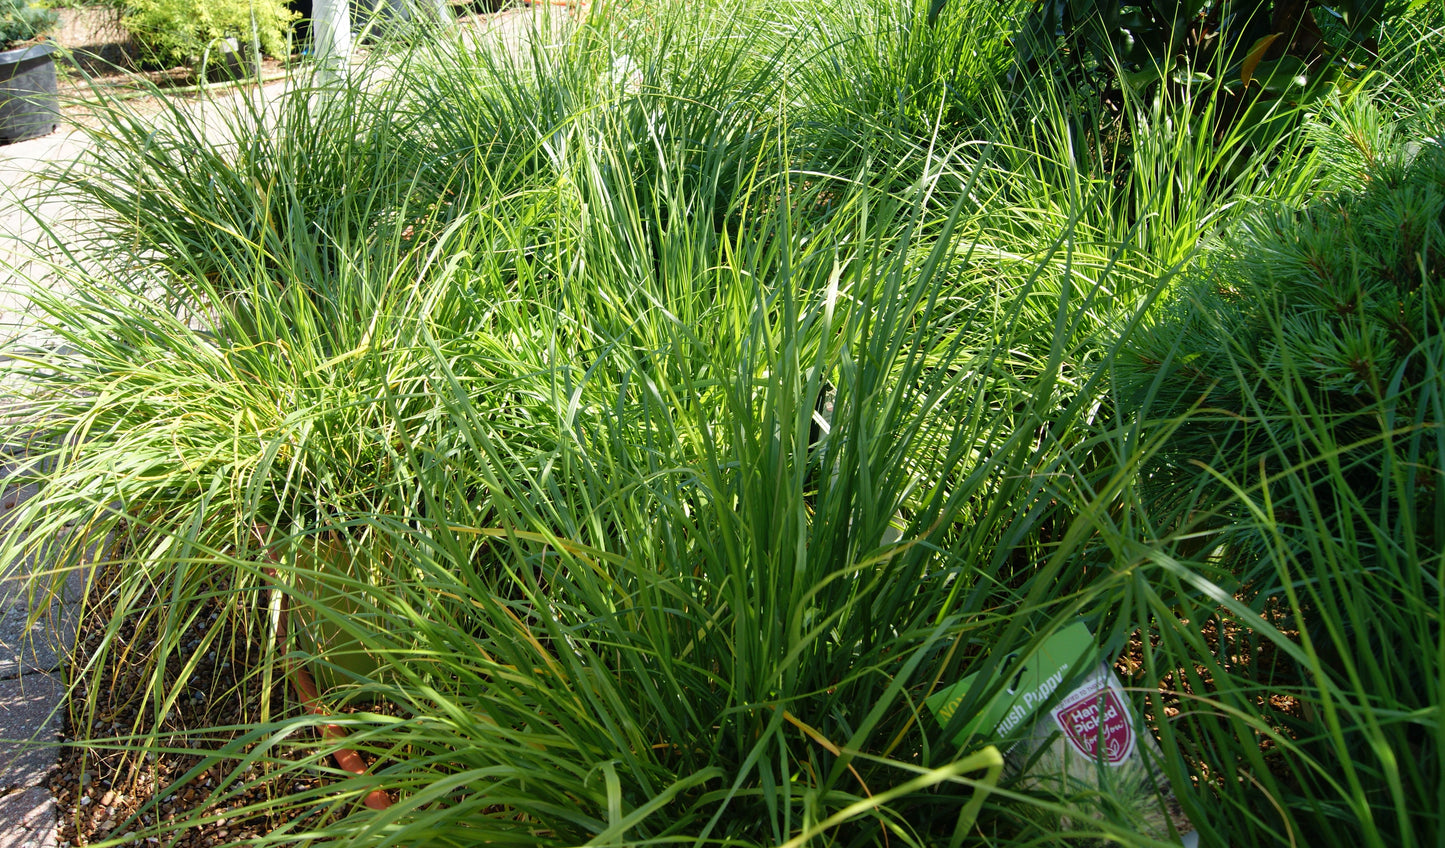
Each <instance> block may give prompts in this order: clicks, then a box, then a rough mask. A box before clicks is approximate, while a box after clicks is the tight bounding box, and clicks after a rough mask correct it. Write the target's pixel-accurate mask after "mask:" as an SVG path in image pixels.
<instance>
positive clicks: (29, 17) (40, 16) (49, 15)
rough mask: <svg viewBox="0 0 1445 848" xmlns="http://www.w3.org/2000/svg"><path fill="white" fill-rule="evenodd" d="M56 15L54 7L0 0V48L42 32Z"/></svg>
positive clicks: (52, 21)
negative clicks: (38, 7)
mask: <svg viewBox="0 0 1445 848" xmlns="http://www.w3.org/2000/svg"><path fill="white" fill-rule="evenodd" d="M56 17H57V15H56V12H55V10H54V9H37V8H35V7H33V6H30V5H29V4H27V3H26V2H25V0H0V49H3V48H7V47H9V46H10V45H12V44H16V43H18V42H21V41H29V40H30V39H32V38H35V37H36V36H38V35H42V34H44V33H45V31H46V30H48V29H50V28H51V27H53V26H55V21H56Z"/></svg>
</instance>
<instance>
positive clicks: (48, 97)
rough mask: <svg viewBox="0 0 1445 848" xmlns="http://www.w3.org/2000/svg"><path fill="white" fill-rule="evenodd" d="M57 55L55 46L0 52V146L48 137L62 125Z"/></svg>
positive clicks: (37, 46)
mask: <svg viewBox="0 0 1445 848" xmlns="http://www.w3.org/2000/svg"><path fill="white" fill-rule="evenodd" d="M54 52H55V45H54V44H28V45H26V46H24V47H16V48H14V49H11V50H6V51H3V52H0V144H10V143H11V142H15V141H24V140H26V139H27V138H38V137H39V136H42V135H48V134H49V133H52V132H54V131H55V127H56V126H57V125H58V124H59V123H60V103H59V100H58V99H57V98H56V95H55V58H54V57H53V56H52V55H51V54H53V53H54Z"/></svg>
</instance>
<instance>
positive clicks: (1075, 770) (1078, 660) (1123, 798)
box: [926, 623, 1197, 846]
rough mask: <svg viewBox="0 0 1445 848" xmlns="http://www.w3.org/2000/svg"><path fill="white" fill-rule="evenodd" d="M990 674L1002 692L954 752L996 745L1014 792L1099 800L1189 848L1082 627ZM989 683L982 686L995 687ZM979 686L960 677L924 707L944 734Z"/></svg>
mask: <svg viewBox="0 0 1445 848" xmlns="http://www.w3.org/2000/svg"><path fill="white" fill-rule="evenodd" d="M994 674H995V676H996V678H997V677H1004V678H1005V679H1004V680H1003V681H1002V682H1003V686H1002V688H999V690H998V692H997V693H996V694H995V695H994V696H993V697H992V698H990V699H989V700H988V701H987V702H986V703H984V705H983V706H982V707H980V708H978V709H977V710H976V712H975V714H974V716H973V717H972V718H971V719H969V720H967V721H965V722H964V724H963V727H962V729H961V730H960V731H959V732H958V733H956V734H955V735H954V736H953V741H954V742H955V743H956V744H958V745H959V746H960V747H963V746H967V745H968V744H969V743H970V742H971V741H973V740H974V738H975V737H981V738H982V739H981V741H984V742H987V743H990V744H993V743H1002V744H1005V746H1006V750H1007V755H1006V756H1007V765H1008V768H1009V770H1010V772H1011V773H1012V774H1014V775H1015V776H1016V777H1017V779H1018V782H1017V786H1018V788H1022V789H1029V790H1036V791H1044V792H1048V793H1051V794H1057V795H1058V796H1060V797H1063V798H1071V799H1073V801H1074V802H1075V803H1074V805H1075V806H1078V805H1079V804H1080V803H1083V804H1087V803H1089V802H1088V801H1087V799H1089V798H1094V799H1099V798H1105V797H1107V798H1109V799H1111V803H1109V804H1108V808H1109V815H1110V816H1111V817H1112V818H1115V819H1118V817H1120V816H1124V817H1126V818H1127V820H1128V822H1129V823H1130V824H1131V825H1132V826H1133V827H1135V828H1136V829H1137V831H1138V832H1139V833H1141V834H1147V835H1149V836H1152V837H1154V838H1157V839H1167V838H1168V837H1169V835H1170V834H1171V833H1175V834H1184V836H1183V837H1182V840H1183V844H1184V845H1185V846H1192V845H1195V844H1197V836H1196V834H1194V833H1193V832H1192V831H1193V826H1192V825H1191V824H1190V823H1189V820H1188V818H1187V817H1186V816H1185V815H1184V812H1183V810H1182V808H1181V807H1180V805H1179V802H1178V800H1177V799H1176V798H1175V797H1174V796H1173V794H1172V792H1171V791H1170V788H1169V784H1168V781H1167V780H1166V779H1165V777H1164V775H1163V774H1162V772H1161V771H1160V770H1159V769H1158V768H1156V767H1155V763H1156V762H1157V761H1158V759H1159V758H1160V757H1161V756H1162V755H1161V753H1160V751H1159V745H1158V743H1157V742H1155V741H1154V737H1153V736H1152V735H1150V734H1148V733H1144V732H1141V730H1140V725H1139V723H1138V721H1137V720H1136V718H1135V716H1134V711H1133V709H1132V708H1131V707H1130V705H1129V699H1128V696H1127V695H1126V693H1125V692H1124V687H1123V685H1122V684H1121V683H1120V682H1119V678H1118V676H1117V675H1115V674H1114V672H1113V670H1112V669H1111V668H1109V665H1108V664H1107V663H1106V662H1104V661H1103V660H1102V659H1101V657H1100V655H1099V649H1098V645H1097V644H1096V643H1095V641H1094V636H1093V634H1092V633H1090V632H1089V629H1088V628H1087V627H1086V626H1084V625H1083V624H1082V623H1075V624H1072V625H1070V626H1068V627H1066V628H1064V629H1063V630H1061V631H1059V632H1058V633H1056V634H1054V635H1053V636H1051V637H1049V638H1048V639H1045V640H1044V641H1043V643H1042V644H1040V645H1039V646H1038V647H1037V648H1036V649H1034V650H1033V651H1031V652H1029V653H1028V654H1026V655H1024V656H1022V657H1013V656H1010V657H1005V658H1004V659H1003V660H1001V661H1000V662H999V664H998V668H997V670H996V671H995V672H994ZM996 678H995V679H993V680H990V681H988V682H989V683H992V684H994V685H996V684H997V683H998V682H999V681H998V680H997V679H996ZM979 683H980V680H979V675H977V674H973V675H969V676H968V677H965V678H964V679H963V680H960V681H959V682H958V683H956V684H954V685H953V686H951V687H949V688H947V689H945V690H943V691H941V692H938V693H937V694H935V695H934V696H933V697H931V698H929V699H928V700H927V702H926V703H927V704H928V707H929V709H930V710H932V711H933V713H934V715H935V716H936V717H937V718H938V721H939V723H940V724H941V725H943V726H944V727H947V726H948V725H949V723H950V722H951V721H953V720H954V718H955V716H956V714H957V712H958V711H959V710H960V709H963V707H964V704H965V703H967V699H968V695H969V693H970V691H971V690H973V689H974V687H975V686H977V685H978V684H979ZM981 688H982V690H983V691H988V690H989V689H991V688H993V687H992V686H987V685H985V686H982V687H981ZM1101 810H1102V808H1101ZM1101 814H1102V812H1101ZM1060 826H1061V827H1064V828H1068V827H1070V826H1071V823H1070V822H1068V821H1062V822H1060Z"/></svg>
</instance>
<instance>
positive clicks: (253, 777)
mask: <svg viewBox="0 0 1445 848" xmlns="http://www.w3.org/2000/svg"><path fill="white" fill-rule="evenodd" d="M112 578H113V575H102V576H101V578H100V579H99V580H97V582H96V585H95V589H94V590H93V591H92V592H91V594H90V601H91V603H90V604H88V609H87V610H86V614H85V617H84V619H83V620H82V622H81V627H80V632H79V635H78V637H77V639H76V653H75V656H74V658H73V659H72V662H71V665H70V676H71V678H72V680H74V679H75V678H79V681H78V682H76V684H75V688H74V690H73V692H72V697H71V702H70V706H71V708H70V720H69V723H68V724H67V726H66V728H65V735H64V737H63V738H64V739H65V740H72V739H75V738H77V737H80V738H85V739H86V740H87V742H86V745H85V747H83V748H80V747H76V748H67V749H64V753H63V755H62V758H61V762H60V765H59V766H58V768H57V769H56V771H55V772H54V773H53V774H52V777H51V779H50V789H51V791H52V792H53V793H54V794H55V797H56V799H57V803H58V805H59V807H60V819H61V820H60V830H59V838H60V840H61V842H62V845H65V844H69V845H87V844H90V843H91V842H93V841H98V840H101V839H112V838H115V837H118V836H119V837H121V838H125V837H126V835H127V834H138V836H136V838H135V839H134V840H132V844H136V845H145V844H166V845H173V846H177V848H202V846H214V845H220V844H223V843H228V842H234V841H236V840H241V839H246V838H248V837H254V836H259V835H263V834H265V833H268V832H270V831H271V830H272V829H274V828H275V827H277V826H278V825H280V824H282V823H283V820H282V819H280V818H278V817H276V816H274V815H254V814H232V813H233V811H236V810H239V809H241V808H243V807H246V806H248V805H251V804H256V803H260V802H263V801H266V800H268V799H270V798H273V797H275V796H277V795H278V794H284V793H294V792H301V791H306V790H311V789H315V788H316V787H317V786H318V785H319V784H320V782H321V781H322V780H323V778H322V777H321V776H320V775H309V774H306V773H305V772H298V771H293V770H290V769H282V768H281V767H280V766H279V765H278V764H276V763H267V764H263V765H261V766H259V767H257V766H253V767H251V768H248V769H246V771H244V772H243V773H242V774H241V775H239V777H240V778H241V785H240V788H239V789H237V790H235V791H232V792H228V793H226V797H225V799H224V800H223V801H221V802H219V803H214V802H211V801H210V797H211V794H212V790H213V789H214V788H215V787H216V785H217V783H218V782H219V781H223V780H225V779H226V777H227V775H228V774H229V773H230V772H231V771H232V770H233V764H232V763H225V764H218V765H213V766H211V767H210V768H209V769H207V770H206V771H203V772H201V773H199V774H195V775H188V772H191V771H192V770H194V769H195V768H196V767H197V766H198V764H200V763H201V762H202V757H201V754H202V752H204V751H208V750H215V749H217V748H219V747H220V746H222V745H223V744H225V743H226V742H229V741H231V740H232V739H234V738H235V736H236V735H237V734H239V733H240V732H241V731H240V730H237V731H232V732H226V731H221V732H217V731H215V730H213V729H212V728H218V727H219V728H227V727H231V728H243V727H244V726H246V725H248V724H252V723H255V722H258V721H260V719H261V715H262V709H261V708H262V703H261V697H260V695H259V694H258V692H259V689H260V686H259V685H257V682H256V681H254V680H253V681H250V682H249V685H243V684H244V683H246V681H245V679H244V678H245V677H246V674H247V671H248V670H249V669H252V668H254V667H255V666H256V661H257V660H258V659H259V657H260V654H261V645H260V644H258V643H257V642H256V641H255V640H253V639H250V638H248V637H247V634H246V633H245V632H244V631H245V629H246V628H244V627H242V626H240V624H239V622H238V621H236V620H235V619H234V617H232V616H229V615H227V614H225V613H224V612H223V611H222V609H221V604H220V603H219V602H217V601H210V602H208V603H207V604H206V606H205V607H204V608H202V610H201V613H200V614H199V615H198V616H197V617H196V620H195V624H194V625H193V626H192V627H191V628H190V629H189V630H188V631H186V633H185V634H184V635H183V636H182V641H181V647H182V650H180V651H177V652H176V653H175V654H173V655H172V657H171V659H170V661H169V662H168V663H167V667H166V671H165V675H164V679H165V686H164V687H163V689H162V691H164V692H170V691H172V690H173V689H174V688H175V685H176V681H177V680H178V679H179V678H180V676H181V672H182V667H183V665H184V664H185V663H187V662H188V661H190V660H191V659H193V658H194V659H195V661H196V666H195V668H194V669H193V670H192V672H191V674H190V676H189V679H188V682H187V684H186V690H187V691H186V692H185V693H183V694H182V696H181V697H180V698H178V699H177V702H176V706H175V708H174V709H172V710H171V711H170V712H169V713H168V714H166V715H165V716H164V717H163V718H160V719H159V720H157V716H156V712H157V708H156V707H155V706H154V704H153V703H152V702H151V701H150V700H149V699H146V698H145V697H143V694H142V692H141V687H140V672H139V670H138V663H137V661H136V655H134V654H131V653H129V652H131V651H136V652H145V651H147V650H151V649H153V647H154V645H155V639H154V636H155V630H154V624H153V623H151V622H142V621H141V620H140V619H139V617H137V616H134V615H133V616H130V617H128V618H127V619H126V620H125V621H124V622H123V623H122V625H121V627H120V629H119V631H118V632H117V634H116V637H115V639H114V640H113V644H115V645H117V646H124V647H125V648H126V649H127V650H125V651H120V650H116V651H111V652H109V653H108V654H107V655H106V656H105V660H106V661H105V662H103V663H101V664H99V665H96V664H95V663H96V661H97V658H96V649H97V647H99V646H100V645H101V643H102V641H103V639H104V638H105V633H106V630H107V628H108V626H109V625H110V619H111V616H112V613H113V606H112V604H110V603H108V602H107V598H108V597H109V596H108V595H107V592H106V589H107V588H108V586H109V583H110V580H111V579H112ZM208 632H211V633H212V635H213V641H212V642H211V645H210V647H211V649H210V650H206V651H205V652H204V653H201V652H200V648H201V647H202V639H203V637H204V636H205V635H206V634H207V633H208ZM87 668H88V669H89V670H88V671H86V672H85V673H84V674H81V673H79V670H80V669H87ZM87 699H94V704H93V707H92V708H91V709H90V710H89V711H88V712H89V714H90V715H92V716H93V717H94V719H93V722H92V724H91V726H90V728H89V729H88V730H87V731H85V732H83V733H78V732H77V723H78V722H80V721H81V720H82V718H81V717H82V716H83V715H85V714H86V713H87V710H86V709H85V705H86V701H87ZM267 706H268V707H269V712H270V714H271V716H272V717H273V718H278V717H286V716H294V715H297V714H299V713H300V707H299V706H298V705H296V704H295V703H294V702H293V701H291V699H288V698H287V697H286V694H285V693H284V692H283V691H281V690H279V689H277V690H275V691H273V692H272V694H271V698H270V702H269V704H268V705H267ZM200 728H207V729H208V730H207V731H206V734H205V736H204V737H200V736H198V735H196V733H195V731H196V730H198V729H200ZM152 733H155V734H157V737H156V738H157V740H158V743H159V744H158V746H154V747H153V746H146V745H142V744H139V743H138V740H140V739H142V738H143V737H146V736H148V735H150V734H152ZM192 752H194V753H192ZM291 753H292V755H293V756H298V757H299V756H302V755H304V754H305V753H307V750H306V749H305V748H304V747H303V748H293V749H291ZM298 775H299V776H298ZM152 802H155V803H152ZM137 813H138V814H139V815H137ZM192 815H202V816H206V817H212V816H214V817H215V819H214V820H212V821H209V822H208V823H206V824H188V825H185V826H184V828H183V829H182V830H181V831H179V832H176V833H173V834H161V835H156V833H157V829H158V828H163V827H164V826H165V825H167V824H168V823H169V824H171V826H175V824H176V823H183V822H185V821H186V819H187V817H188V816H192Z"/></svg>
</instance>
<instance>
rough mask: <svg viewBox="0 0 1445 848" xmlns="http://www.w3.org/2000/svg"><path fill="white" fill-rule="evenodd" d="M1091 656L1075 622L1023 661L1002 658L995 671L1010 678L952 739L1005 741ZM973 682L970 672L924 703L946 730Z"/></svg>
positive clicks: (1089, 638) (1089, 640)
mask: <svg viewBox="0 0 1445 848" xmlns="http://www.w3.org/2000/svg"><path fill="white" fill-rule="evenodd" d="M1096 654H1097V648H1096V646H1095V645H1094V637H1093V634H1091V633H1090V632H1089V628H1087V627H1085V626H1084V625H1083V624H1082V623H1075V624H1071V625H1069V626H1068V627H1065V628H1064V629H1063V630H1060V631H1059V632H1058V633H1055V634H1054V635H1053V636H1050V637H1049V638H1048V639H1045V640H1044V642H1043V644H1042V645H1040V646H1039V647H1038V648H1037V649H1036V650H1034V651H1033V652H1032V653H1030V654H1028V655H1027V656H1025V657H1022V658H1018V657H1005V658H1004V660H1003V661H1002V662H1000V663H999V670H998V673H999V674H1007V675H1012V678H1011V679H1010V680H1009V682H1008V683H1007V685H1005V686H1004V688H1003V689H1001V690H1000V691H999V693H998V694H997V695H995V696H994V697H993V698H992V699H990V700H989V702H988V703H987V704H986V705H984V707H983V708H982V709H980V710H979V711H978V713H977V714H976V715H975V717H974V718H973V719H972V720H970V721H968V722H967V723H965V724H964V726H963V728H962V729H961V730H959V732H958V733H956V734H955V735H954V737H953V741H954V742H955V743H957V744H958V745H965V744H967V743H968V740H969V738H970V737H972V736H974V735H984V736H992V737H994V738H995V739H1006V738H1008V737H1010V736H1011V735H1012V734H1013V733H1014V731H1016V730H1019V729H1020V728H1022V727H1023V726H1025V723H1026V722H1027V721H1028V720H1029V719H1030V718H1032V717H1033V716H1034V715H1035V714H1036V713H1038V711H1039V710H1040V709H1042V708H1043V706H1044V705H1045V704H1047V703H1049V702H1050V699H1052V698H1053V696H1054V693H1055V692H1056V691H1057V689H1058V687H1059V684H1061V683H1063V681H1064V678H1065V677H1066V676H1067V675H1068V673H1069V670H1070V669H1077V668H1081V667H1084V666H1085V665H1087V664H1090V663H1092V662H1094V661H1095V657H1096ZM977 681H978V675H977V674H970V675H969V676H968V677H965V678H963V679H962V680H960V681H959V682H958V683H955V684H954V685H953V686H951V687H949V688H947V689H945V690H943V691H941V692H937V693H935V694H934V695H933V696H932V697H931V698H929V699H928V700H927V701H926V703H927V704H928V708H929V709H930V710H932V711H933V714H934V715H935V716H937V718H938V722H939V724H942V725H943V726H944V727H947V726H948V724H949V722H950V721H952V720H953V716H954V714H955V713H956V712H957V711H958V709H959V708H960V707H962V706H963V704H964V702H965V701H966V699H967V697H968V693H969V691H970V690H971V689H972V688H973V686H974V684H975V683H976V682H977Z"/></svg>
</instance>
